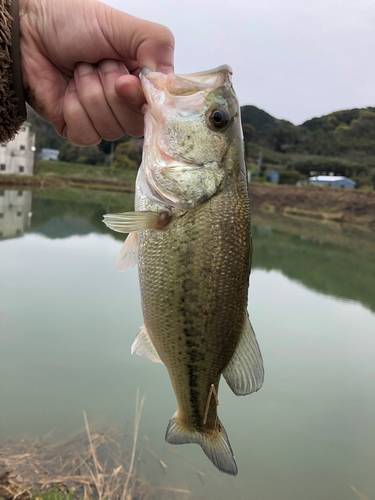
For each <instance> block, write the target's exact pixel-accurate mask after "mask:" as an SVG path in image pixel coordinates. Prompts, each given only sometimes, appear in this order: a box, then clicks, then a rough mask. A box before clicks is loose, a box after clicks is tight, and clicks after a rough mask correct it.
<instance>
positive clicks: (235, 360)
mask: <svg viewBox="0 0 375 500" xmlns="http://www.w3.org/2000/svg"><path fill="white" fill-rule="evenodd" d="M223 376H224V378H225V380H226V381H227V384H228V385H229V387H230V388H231V389H232V391H233V392H234V394H236V395H237V396H245V395H246V394H251V393H252V392H256V391H258V390H259V389H260V388H261V387H262V384H263V380H264V369H263V359H262V355H261V353H260V350H259V346H258V342H257V339H256V337H255V333H254V330H253V327H252V326H251V323H250V320H249V317H248V316H246V318H245V321H244V326H243V331H242V334H241V336H240V339H239V341H238V344H237V347H236V350H235V351H234V354H233V356H232V359H231V360H230V361H229V363H228V364H227V366H226V367H225V369H224V370H223Z"/></svg>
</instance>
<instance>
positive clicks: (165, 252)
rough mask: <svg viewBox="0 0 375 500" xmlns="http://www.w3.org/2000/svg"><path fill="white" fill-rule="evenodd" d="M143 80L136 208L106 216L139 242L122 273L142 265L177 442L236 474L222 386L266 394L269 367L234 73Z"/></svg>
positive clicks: (171, 439) (146, 346)
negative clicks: (253, 314) (261, 337)
mask: <svg viewBox="0 0 375 500" xmlns="http://www.w3.org/2000/svg"><path fill="white" fill-rule="evenodd" d="M140 78H141V82H142V87H143V90H144V93H145V95H146V99H147V103H148V106H147V110H146V112H145V141H144V150H143V160H142V165H141V167H140V169H139V172H138V177H137V182H136V200H135V210H136V211H135V212H131V213H123V214H109V215H105V216H104V222H105V223H106V224H107V226H108V227H109V228H111V229H113V230H115V231H119V232H124V233H127V232H128V233H130V234H129V236H128V238H127V239H126V240H125V243H124V246H123V248H122V249H121V252H120V255H119V258H118V260H117V267H118V269H122V270H123V269H127V268H128V267H132V266H133V265H135V264H136V263H137V261H138V266H139V281H140V288H141V296H142V310H143V315H144V325H143V326H142V327H141V331H140V332H139V334H138V335H137V337H136V339H135V342H134V344H133V346H132V352H136V353H137V354H139V355H141V356H146V357H149V358H150V359H151V360H153V361H156V362H160V363H164V364H165V366H166V367H167V370H168V372H169V375H170V378H171V381H172V385H173V388H174V392H175V395H176V399H177V404H178V407H177V412H176V413H175V415H174V416H173V417H172V419H171V421H170V422H169V426H168V428H167V432H166V441H167V442H168V443H171V444H184V443H197V444H199V445H200V446H201V447H202V449H203V451H204V453H205V454H206V455H207V457H208V458H209V459H210V460H211V461H212V462H213V464H214V465H215V466H216V467H217V468H218V469H219V470H220V471H222V472H225V473H227V474H232V475H236V474H237V465H236V462H235V459H234V456H233V452H232V448H231V446H230V443H229V440H228V436H227V433H226V431H225V429H224V427H223V425H222V423H221V422H220V420H219V418H218V415H217V404H218V396H217V395H218V391H219V381H220V378H221V375H223V376H224V378H225V380H226V381H227V383H228V384H229V386H230V388H231V389H232V391H233V392H234V393H235V394H236V395H245V394H250V393H252V392H254V391H257V390H258V389H259V388H260V387H261V385H262V383H263V362H262V357H261V354H260V351H259V347H258V343H257V340H256V338H255V334H254V331H253V329H252V326H251V324H250V321H249V318H248V313H247V299H248V287H249V275H250V267H251V254H252V246H251V234H250V209H249V196H248V186H247V177H246V168H245V164H244V153H243V139H242V130H241V122H240V110H239V105H238V101H237V98H236V95H235V92H234V90H233V86H232V82H231V69H230V68H229V67H228V66H221V67H220V68H217V69H215V70H212V71H206V72H202V73H196V74H191V75H175V74H170V75H168V76H167V75H164V74H162V73H155V72H151V71H150V70H148V69H143V70H142V71H141V75H140Z"/></svg>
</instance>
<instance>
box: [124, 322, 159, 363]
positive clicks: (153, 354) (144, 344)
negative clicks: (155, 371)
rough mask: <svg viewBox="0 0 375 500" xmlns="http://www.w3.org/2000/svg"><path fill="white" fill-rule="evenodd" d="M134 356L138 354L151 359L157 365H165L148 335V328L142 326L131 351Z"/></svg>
mask: <svg viewBox="0 0 375 500" xmlns="http://www.w3.org/2000/svg"><path fill="white" fill-rule="evenodd" d="M131 352H132V354H134V353H137V354H138V356H143V357H145V358H148V359H151V361H154V362H155V363H161V364H162V365H163V364H164V363H163V361H162V360H161V359H160V356H159V354H158V353H157V351H156V349H155V346H154V344H153V343H152V340H151V339H150V336H149V334H148V333H147V330H146V326H145V325H142V326H141V329H140V330H139V333H138V334H137V336H136V337H135V340H134V342H133V345H132V349H131Z"/></svg>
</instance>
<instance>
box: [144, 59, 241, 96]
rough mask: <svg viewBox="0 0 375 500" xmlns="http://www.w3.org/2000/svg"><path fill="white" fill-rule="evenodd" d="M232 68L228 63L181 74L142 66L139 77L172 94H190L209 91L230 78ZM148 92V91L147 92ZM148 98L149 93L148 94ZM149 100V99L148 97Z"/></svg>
mask: <svg viewBox="0 0 375 500" xmlns="http://www.w3.org/2000/svg"><path fill="white" fill-rule="evenodd" d="M232 74H233V72H232V68H231V67H230V66H228V65H227V64H223V65H222V66H218V67H217V68H214V69H210V70H207V71H200V72H198V73H189V74H186V75H180V74H175V73H169V74H168V75H165V74H164V73H159V72H156V71H151V70H150V69H149V68H142V69H141V72H140V74H139V77H140V79H141V81H142V83H144V82H145V81H147V82H149V84H151V85H152V86H153V87H154V89H157V90H159V91H164V92H167V93H168V94H169V95H170V96H176V97H178V96H181V97H182V96H189V95H193V94H196V93H198V92H201V91H204V92H205V93H209V92H211V91H212V90H214V89H216V88H217V87H220V86H221V85H223V84H224V83H225V82H226V81H228V80H230V77H231V75H232ZM146 94H147V92H146ZM146 98H147V95H146ZM147 101H148V102H149V99H148V98H147Z"/></svg>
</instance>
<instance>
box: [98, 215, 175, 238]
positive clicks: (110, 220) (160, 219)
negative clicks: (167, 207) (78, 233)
mask: <svg viewBox="0 0 375 500" xmlns="http://www.w3.org/2000/svg"><path fill="white" fill-rule="evenodd" d="M170 219H171V217H170V215H169V212H124V213H122V214H106V215H104V220H103V222H104V224H105V225H106V226H107V227H109V229H112V230H113V231H117V232H118V233H132V232H133V231H145V230H146V229H162V228H163V227H164V226H165V225H166V224H167V223H168V222H169V221H170Z"/></svg>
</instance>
